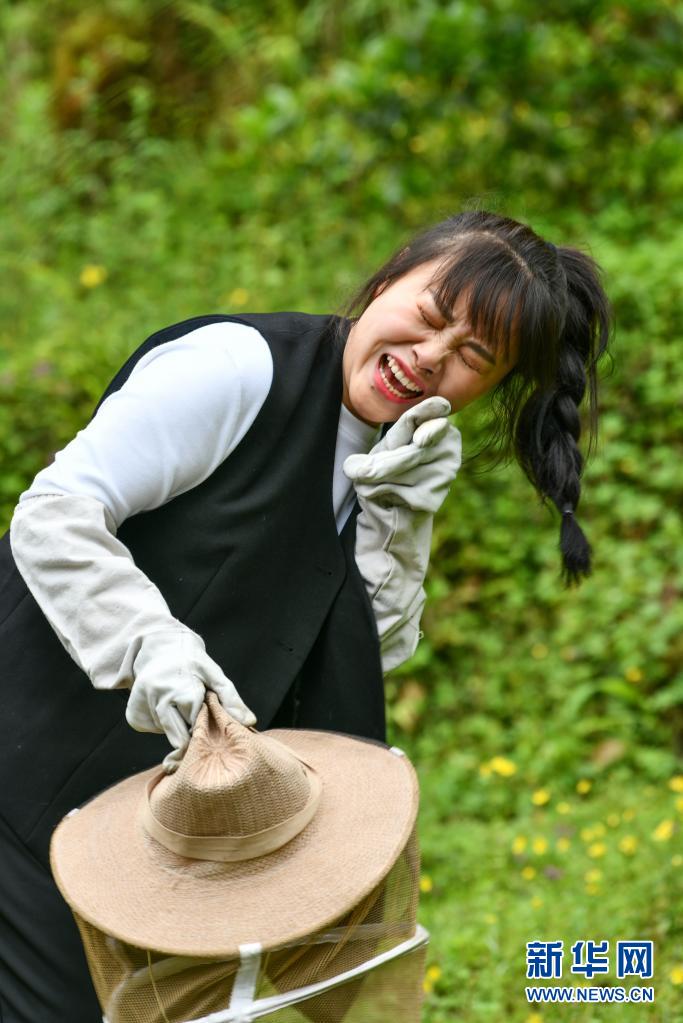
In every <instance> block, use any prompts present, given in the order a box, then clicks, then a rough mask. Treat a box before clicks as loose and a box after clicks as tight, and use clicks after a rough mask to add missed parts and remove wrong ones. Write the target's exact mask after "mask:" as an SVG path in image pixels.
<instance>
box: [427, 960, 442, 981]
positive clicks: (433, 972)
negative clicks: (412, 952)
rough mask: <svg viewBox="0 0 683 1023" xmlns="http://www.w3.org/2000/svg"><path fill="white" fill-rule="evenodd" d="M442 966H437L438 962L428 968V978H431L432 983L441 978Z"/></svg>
mask: <svg viewBox="0 0 683 1023" xmlns="http://www.w3.org/2000/svg"><path fill="white" fill-rule="evenodd" d="M441 973H442V971H441V967H440V966H437V965H436V963H435V964H434V965H433V966H430V967H429V968H428V969H427V979H428V980H431V981H432V983H434V984H435V983H436V981H437V980H441Z"/></svg>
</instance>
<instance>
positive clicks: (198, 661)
mask: <svg viewBox="0 0 683 1023" xmlns="http://www.w3.org/2000/svg"><path fill="white" fill-rule="evenodd" d="M134 673H135V681H134V682H133V686H132V688H131V691H130V697H129V698H128V704H127V706H126V720H127V722H128V724H129V725H130V726H131V727H132V728H134V729H135V730H136V731H138V732H165V733H166V737H167V739H168V741H169V742H170V743H171V745H172V746H173V747H175V748H174V751H173V752H172V753H169V754H168V756H167V757H166V758H165V760H164V768H165V770H166V771H167V772H168V773H172V772H173V771H175V770H176V769H177V767H178V765H179V763H180V761H181V760H182V757H183V754H184V752H185V749H186V748H187V744H188V743H189V741H190V731H191V729H192V727H193V725H194V723H195V720H196V718H197V715H198V713H199V709H200V707H201V706H202V704H203V703H204V700H205V698H206V690H207V689H211V690H213V692H214V693H216V695H217V696H218V699H219V700H220V702H221V705H222V706H223V708H224V710H226V711H227V712H228V714H230V716H231V717H233V718H235V720H237V721H239V722H240V724H243V725H255V724H256V717H255V715H254V714H253V713H252V711H250V710H249V708H248V707H247V706H246V704H245V703H244V702H243V701H242V699H241V698H240V696H239V694H238V693H237V690H236V689H235V687H234V685H233V684H232V682H231V681H230V679H228V678H227V677H226V676H225V675H224V673H223V671H222V669H221V668H220V667H219V665H218V664H216V662H215V661H214V660H212V658H211V657H209V655H208V654H207V653H206V650H205V647H204V642H203V640H202V638H201V637H200V636H198V635H197V634H196V633H194V632H191V631H189V630H185V629H183V630H173V629H169V630H165V631H163V632H153V633H150V634H149V635H146V636H144V637H143V639H142V644H141V646H140V650H139V652H138V654H137V656H136V658H135V662H134Z"/></svg>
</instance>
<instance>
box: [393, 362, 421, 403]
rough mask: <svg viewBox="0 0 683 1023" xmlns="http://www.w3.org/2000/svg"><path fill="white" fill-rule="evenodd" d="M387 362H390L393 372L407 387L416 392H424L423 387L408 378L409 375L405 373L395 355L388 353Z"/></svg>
mask: <svg viewBox="0 0 683 1023" xmlns="http://www.w3.org/2000/svg"><path fill="white" fill-rule="evenodd" d="M387 362H388V363H389V367H390V369H391V372H392V373H393V374H394V376H395V377H396V379H397V380H400V381H401V383H402V384H403V386H404V387H405V388H407V390H409V391H413V392H414V393H415V394H421V393H422V391H421V389H420V388H419V387H416V386H415V384H414V383H413V382H412V380H409V379H408V377H407V376H406V375H405V373H404V372H403V370H402V369H401V367H400V366H399V364H398V363H397V362H396V359H395V358H394V357H393V355H387Z"/></svg>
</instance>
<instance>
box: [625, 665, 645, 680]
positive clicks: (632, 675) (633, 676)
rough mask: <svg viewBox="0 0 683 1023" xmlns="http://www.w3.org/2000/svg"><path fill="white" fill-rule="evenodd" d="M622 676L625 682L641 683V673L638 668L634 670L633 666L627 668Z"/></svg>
mask: <svg viewBox="0 0 683 1023" xmlns="http://www.w3.org/2000/svg"><path fill="white" fill-rule="evenodd" d="M624 675H625V677H626V681H627V682H634V683H638V682H642V681H643V673H642V671H641V670H640V668H636V667H635V665H633V666H631V667H630V668H627V669H626V671H625V672H624Z"/></svg>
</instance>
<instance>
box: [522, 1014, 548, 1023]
mask: <svg viewBox="0 0 683 1023" xmlns="http://www.w3.org/2000/svg"><path fill="white" fill-rule="evenodd" d="M524 1023H543V1017H542V1016H541V1014H540V1012H531V1013H529V1015H528V1016H527V1018H526V1019H525V1020H524Z"/></svg>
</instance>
